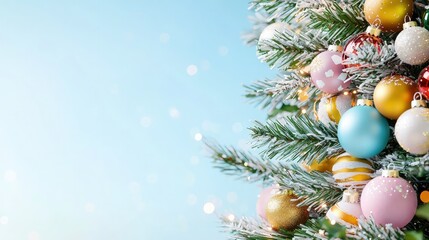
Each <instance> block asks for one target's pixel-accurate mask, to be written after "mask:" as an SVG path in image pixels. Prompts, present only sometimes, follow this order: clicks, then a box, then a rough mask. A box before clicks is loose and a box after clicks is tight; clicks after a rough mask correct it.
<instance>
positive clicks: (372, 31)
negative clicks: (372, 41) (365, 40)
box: [365, 26, 381, 37]
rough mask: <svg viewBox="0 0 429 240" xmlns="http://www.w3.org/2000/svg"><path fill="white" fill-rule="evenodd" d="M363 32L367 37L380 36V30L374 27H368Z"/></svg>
mask: <svg viewBox="0 0 429 240" xmlns="http://www.w3.org/2000/svg"><path fill="white" fill-rule="evenodd" d="M365 32H366V33H368V34H369V35H373V36H376V37H378V36H380V34H381V30H380V29H379V28H377V27H374V26H368V27H367V28H366V31H365Z"/></svg>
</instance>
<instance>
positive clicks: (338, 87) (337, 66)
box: [310, 45, 350, 94]
mask: <svg viewBox="0 0 429 240" xmlns="http://www.w3.org/2000/svg"><path fill="white" fill-rule="evenodd" d="M341 50H342V48H341V47H340V46H334V45H331V46H329V49H328V51H325V52H322V53H320V54H319V55H317V56H316V57H315V58H314V59H313V61H312V62H311V65H310V74H311V81H312V82H313V84H314V85H315V86H316V87H317V88H318V89H320V90H322V91H323V92H325V93H329V94H335V93H338V92H341V91H343V90H344V89H346V88H347V87H348V86H349V85H350V81H347V73H345V72H343V69H344V66H343V64H342V58H341V53H340V51H341Z"/></svg>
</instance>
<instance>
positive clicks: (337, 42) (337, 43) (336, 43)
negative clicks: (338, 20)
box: [334, 38, 341, 46]
mask: <svg viewBox="0 0 429 240" xmlns="http://www.w3.org/2000/svg"><path fill="white" fill-rule="evenodd" d="M334 44H335V45H337V46H341V40H340V39H338V38H337V40H335V41H334Z"/></svg>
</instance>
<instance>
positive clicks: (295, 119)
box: [250, 115, 343, 164]
mask: <svg viewBox="0 0 429 240" xmlns="http://www.w3.org/2000/svg"><path fill="white" fill-rule="evenodd" d="M250 130H251V131H252V138H253V139H254V140H255V147H258V148H260V147H266V149H265V150H264V151H263V153H264V154H265V156H267V157H268V158H269V159H272V158H275V157H278V158H280V159H282V160H285V161H289V162H296V163H306V164H310V163H311V162H312V161H313V160H315V159H317V160H323V159H326V158H329V157H333V156H336V155H338V154H339V153H341V152H343V150H342V148H341V146H340V144H339V142H338V139H337V129H336V126H335V125H333V124H329V125H324V124H323V123H321V122H319V121H316V120H314V119H311V118H310V117H308V116H307V115H301V116H292V117H286V118H285V119H284V121H279V120H277V121H268V122H267V123H266V124H265V125H264V124H262V123H260V122H256V125H255V126H254V127H252V128H250Z"/></svg>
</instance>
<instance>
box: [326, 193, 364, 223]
mask: <svg viewBox="0 0 429 240" xmlns="http://www.w3.org/2000/svg"><path fill="white" fill-rule="evenodd" d="M362 216H363V213H362V209H361V207H360V203H359V193H358V192H357V191H356V190H346V191H344V193H343V199H342V200H341V201H340V202H338V203H337V204H335V205H334V206H332V207H331V208H330V209H329V211H328V213H327V214H326V218H328V219H329V221H331V223H332V224H334V223H338V224H341V225H345V226H351V225H354V226H357V225H358V219H359V218H360V217H362Z"/></svg>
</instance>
